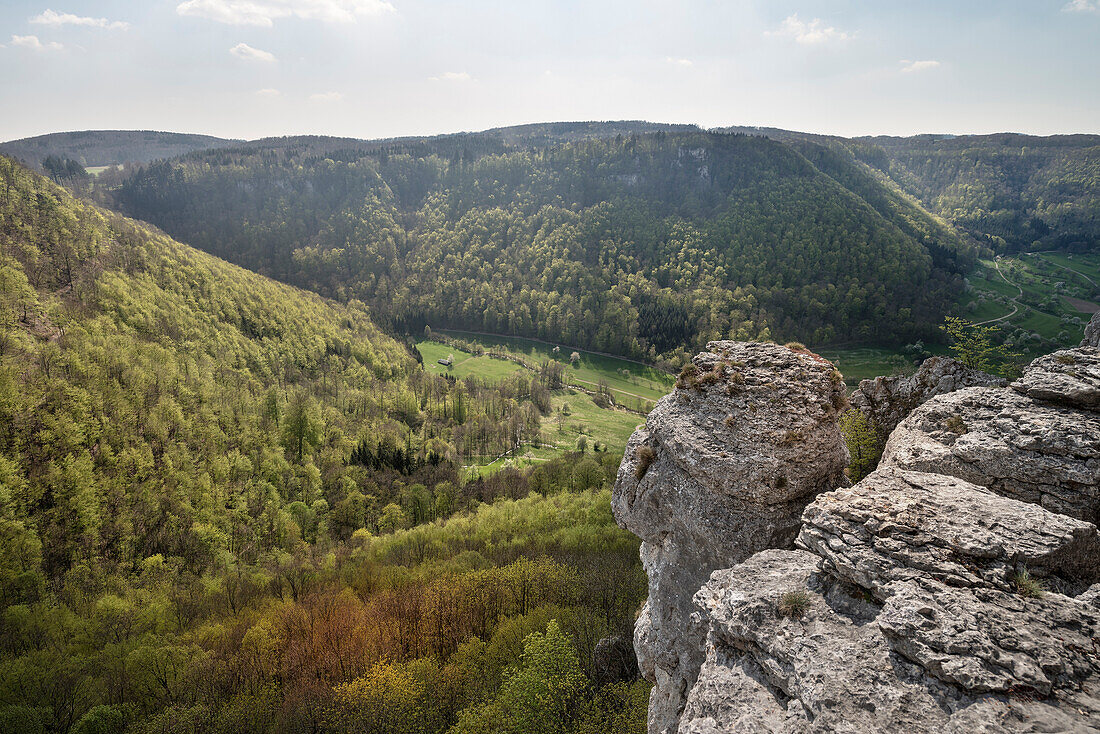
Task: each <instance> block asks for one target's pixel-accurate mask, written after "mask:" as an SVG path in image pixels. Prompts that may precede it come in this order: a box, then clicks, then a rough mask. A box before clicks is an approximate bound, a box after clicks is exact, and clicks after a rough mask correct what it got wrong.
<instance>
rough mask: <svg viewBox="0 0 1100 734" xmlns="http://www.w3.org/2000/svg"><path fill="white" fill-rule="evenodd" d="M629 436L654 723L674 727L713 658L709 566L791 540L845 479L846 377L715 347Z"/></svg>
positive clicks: (643, 643)
mask: <svg viewBox="0 0 1100 734" xmlns="http://www.w3.org/2000/svg"><path fill="white" fill-rule="evenodd" d="M707 349H708V351H707V352H705V353H702V354H699V355H697V356H696V357H695V358H694V359H693V360H692V364H691V366H690V367H689V368H688V369H686V370H685V372H684V374H683V375H682V376H681V379H680V380H679V382H678V383H677V388H676V389H675V390H674V391H673V392H672V393H671V394H670V395H667V396H665V397H664V398H662V399H661V400H660V401H658V403H657V405H656V407H655V408H654V410H653V411H652V412H651V413H650V414H649V416H648V418H647V420H646V425H645V427H644V428H641V429H639V430H638V431H636V432H635V434H634V435H633V436H632V437H631V439H630V441H629V442H628V444H627V448H626V454H625V456H624V458H623V462H622V465H621V466H620V468H619V474H618V477H617V479H616V482H615V489H614V493H613V497H612V508H613V510H614V512H615V517H616V519H617V520H618V522H619V524H620V525H621V526H622V527H624V528H626V529H628V530H630V531H631V532H633V533H635V534H636V535H638V536H639V537H641V538H642V540H643V543H642V551H641V555H642V563H643V565H644V567H645V569H646V573H647V574H648V576H649V601H648V603H647V607H646V608H645V609H644V610H643V613H642V614H641V615H640V616H639V619H638V623H637V626H636V628H635V638H634V639H635V649H636V652H637V655H638V661H639V667H640V668H641V671H642V673H643V675H645V676H646V678H647V679H649V680H651V681H653V682H654V683H655V684H656V685H655V688H654V690H653V693H652V696H651V699H650V731H652V732H655V733H656V732H663V731H675V730H676V724H677V720H678V718H679V714H680V711H681V709H682V708H683V705H684V701H685V698H686V695H687V691H688V690H689V689H690V687H691V685H692V684H693V683H694V682H695V677H696V675H697V673H698V670H699V666H700V664H701V663H702V661H703V658H704V654H703V641H704V637H705V627H703V626H700V622H699V620H698V618H694V619H693V617H692V612H693V611H694V606H693V604H692V596H693V595H694V593H695V591H696V590H698V589H699V587H700V586H701V585H702V584H703V583H704V582H705V581H706V580H707V578H708V577H709V575H710V572H711V571H713V570H714V569H718V568H728V567H730V566H732V565H734V564H736V563H738V562H740V561H742V560H744V559H745V558H747V557H749V556H750V555H752V554H753V553H755V552H756V551H758V550H762V549H765V548H773V547H789V546H790V545H791V543H792V542H793V540H794V537H795V535H796V534H797V532H798V526H799V516H800V515H801V512H802V509H803V508H804V507H805V505H806V504H807V503H808V502H809V501H810V500H811V499H813V497H814V496H815V495H817V494H818V493H820V492H822V491H826V490H830V489H833V488H834V487H837V486H839V485H841V484H842V483H843V481H844V480H843V470H844V467H845V465H846V464H847V460H848V457H847V450H846V449H845V447H844V442H843V440H842V438H841V435H840V431H839V428H838V426H837V408H838V407H840V406H842V405H843V403H844V384H843V381H842V380H841V379H840V375H839V373H838V372H836V370H835V369H834V368H833V366H832V365H831V364H830V363H829V362H828V361H827V360H824V359H822V358H821V357H818V356H817V355H814V354H811V353H809V352H805V351H801V350H800V351H797V352H796V351H792V350H791V349H788V348H786V347H781V346H778V345H775V344H757V343H742V342H712V343H710V344H708V345H707Z"/></svg>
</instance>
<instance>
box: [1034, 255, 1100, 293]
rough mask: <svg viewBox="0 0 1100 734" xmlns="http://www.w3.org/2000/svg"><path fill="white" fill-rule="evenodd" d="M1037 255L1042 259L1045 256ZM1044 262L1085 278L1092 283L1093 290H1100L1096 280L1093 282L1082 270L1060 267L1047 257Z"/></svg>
mask: <svg viewBox="0 0 1100 734" xmlns="http://www.w3.org/2000/svg"><path fill="white" fill-rule="evenodd" d="M1035 254H1036V255H1038V256H1040V257H1042V255H1043V253H1041V252H1040V253H1035ZM1043 261H1044V262H1047V263H1049V264H1051V265H1053V266H1054V267H1056V268H1061V269H1062V270H1066V271H1069V272H1071V273H1073V274H1074V275H1080V276H1081V277H1082V278H1084V279H1085V280H1087V281H1088V282H1089V283H1091V284H1092V287H1093V288H1100V285H1097V284H1096V281H1095V280H1093V279H1092V278H1090V277H1089V276H1087V275H1085V274H1084V273H1082V272H1081V271H1080V270H1074V269H1073V268H1067V267H1066V266H1065V265H1059V264H1058V263H1056V262H1054V261H1053V260H1049V259H1047V258H1045V257H1044V258H1043Z"/></svg>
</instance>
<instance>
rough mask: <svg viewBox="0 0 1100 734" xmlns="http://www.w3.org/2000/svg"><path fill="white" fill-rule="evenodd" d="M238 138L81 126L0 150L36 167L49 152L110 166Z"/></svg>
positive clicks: (230, 142) (219, 144)
mask: <svg viewBox="0 0 1100 734" xmlns="http://www.w3.org/2000/svg"><path fill="white" fill-rule="evenodd" d="M239 142H241V141H239V140H227V139H224V138H215V137H213V136H210V135H192V134H190V133H166V132H159V131H156V130H82V131H79V132H66V133H50V134H48V135H37V136H35V137H33V138H21V139H19V140H10V141H8V142H6V143H0V153H4V154H6V155H10V156H11V157H13V158H16V159H18V160H21V161H23V162H24V163H27V164H29V165H32V166H36V167H38V166H41V165H42V161H43V160H44V159H45V158H46V156H50V155H54V156H58V157H63V158H72V159H73V160H76V161H78V162H79V163H81V164H82V165H84V166H110V165H122V164H123V163H148V162H149V161H155V160H157V159H160V158H171V157H173V156H177V155H182V154H184V153H190V152H191V151H195V150H208V149H210V148H219V147H223V146H226V145H233V144H235V143H239Z"/></svg>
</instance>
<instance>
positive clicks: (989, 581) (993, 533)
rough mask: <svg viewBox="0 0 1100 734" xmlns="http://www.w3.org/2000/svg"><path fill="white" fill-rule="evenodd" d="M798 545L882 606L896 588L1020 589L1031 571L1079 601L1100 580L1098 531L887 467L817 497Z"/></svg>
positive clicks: (938, 478) (939, 478)
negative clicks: (930, 584)
mask: <svg viewBox="0 0 1100 734" xmlns="http://www.w3.org/2000/svg"><path fill="white" fill-rule="evenodd" d="M802 520H803V526H802V531H801V532H800V533H799V536H798V545H799V546H800V547H803V548H806V549H807V550H810V551H812V552H813V553H815V554H816V555H818V556H819V557H821V558H822V559H824V561H825V566H826V567H827V568H828V569H829V570H830V572H831V573H832V574H834V575H835V576H837V577H838V578H840V579H842V580H844V581H848V582H850V583H853V584H856V585H858V586H860V587H862V588H864V589H867V590H868V591H869V592H870V593H871V594H873V595H874V596H875V597H876V598H878V599H879V600H880V601H885V600H886V599H888V598H890V597H891V596H892V595H893V593H894V586H895V585H896V584H897V582H905V581H914V580H919V581H923V580H934V581H937V582H939V583H941V584H944V585H947V586H954V587H968V588H972V587H978V586H981V587H988V588H992V589H1000V590H1002V591H1006V592H1007V591H1012V590H1013V578H1014V576H1015V574H1016V573H1018V572H1019V571H1022V570H1025V569H1026V570H1027V571H1028V572H1029V573H1031V574H1033V575H1035V576H1037V577H1040V578H1043V579H1044V580H1045V583H1046V584H1047V585H1048V586H1056V587H1057V588H1058V589H1060V590H1063V591H1066V592H1070V593H1079V592H1082V591H1084V590H1085V589H1087V588H1088V587H1089V586H1090V585H1091V584H1092V583H1094V582H1096V581H1100V533H1097V530H1096V526H1094V525H1093V524H1092V523H1088V522H1084V521H1082V520H1075V519H1073V518H1071V517H1067V516H1066V515H1059V514H1055V513H1052V512H1049V511H1047V510H1045V509H1043V508H1042V507H1039V506H1038V505H1034V504H1028V503H1026V502H1019V501H1017V500H1012V499H1009V498H1007V497H1002V496H1000V495H997V494H994V493H993V492H991V491H989V490H987V489H984V488H982V487H978V486H976V485H973V484H970V483H969V482H965V481H963V480H961V479H957V478H955V477H949V476H943V475H940V474H926V473H922V472H911V471H901V470H898V469H895V468H883V469H879V470H877V471H875V472H874V473H872V474H870V475H868V476H867V477H865V478H864V479H863V480H862V481H861V482H860V483H859V484H857V485H856V486H854V487H851V488H849V489H840V490H837V491H835V492H829V493H826V494H823V495H821V496H819V497H818V498H817V499H816V500H814V502H812V503H811V504H810V505H809V506H808V507H807V508H806V511H805V512H804V513H803V515H802Z"/></svg>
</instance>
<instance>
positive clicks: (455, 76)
mask: <svg viewBox="0 0 1100 734" xmlns="http://www.w3.org/2000/svg"><path fill="white" fill-rule="evenodd" d="M472 80H473V77H472V76H470V75H469V74H467V73H466V72H464V71H445V72H443V73H442V74H440V75H439V76H430V77H428V81H431V82H468V81H472Z"/></svg>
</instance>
